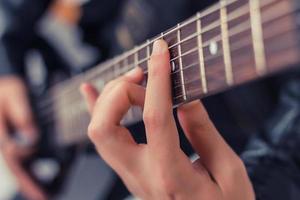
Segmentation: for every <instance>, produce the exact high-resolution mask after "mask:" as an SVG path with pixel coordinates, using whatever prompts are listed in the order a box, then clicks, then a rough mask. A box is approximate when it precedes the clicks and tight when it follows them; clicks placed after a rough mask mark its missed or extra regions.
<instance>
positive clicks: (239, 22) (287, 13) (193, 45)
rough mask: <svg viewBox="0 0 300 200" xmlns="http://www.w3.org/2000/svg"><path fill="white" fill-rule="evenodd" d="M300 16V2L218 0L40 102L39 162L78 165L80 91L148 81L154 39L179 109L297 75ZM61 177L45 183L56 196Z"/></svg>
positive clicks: (136, 115) (135, 115) (135, 117)
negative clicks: (130, 79) (164, 48)
mask: <svg viewBox="0 0 300 200" xmlns="http://www.w3.org/2000/svg"><path fill="white" fill-rule="evenodd" d="M299 9H300V2H299V1H298V0H221V1H220V2H219V3H217V4H215V5H213V6H211V7H209V8H208V9H206V10H204V11H202V12H199V13H197V14H196V15H194V16H193V17H191V18H189V19H187V20H185V21H184V22H182V23H179V24H178V25H177V26H175V27H173V28H171V29H169V30H167V31H165V32H163V33H161V34H160V35H158V36H157V37H155V38H152V39H149V40H147V41H146V42H145V43H143V44H141V45H139V46H136V47H135V48H134V49H132V50H130V51H127V52H124V53H123V54H122V55H119V56H116V57H114V58H112V59H110V60H108V61H106V62H104V63H101V64H99V65H98V66H96V67H94V68H93V69H91V70H88V71H86V72H84V73H82V74H80V75H77V76H74V77H72V78H71V79H69V80H66V81H64V82H62V83H59V84H57V85H55V86H54V87H52V88H51V89H50V90H49V91H47V93H46V94H44V95H42V96H40V97H38V101H37V103H35V108H36V110H37V114H38V116H37V118H38V121H39V124H40V127H41V130H45V133H44V136H43V137H42V138H44V139H43V140H42V143H41V145H40V149H41V150H40V151H38V152H39V153H38V155H37V156H39V157H49V158H55V159H56V162H57V163H58V166H59V169H64V167H66V166H68V163H70V161H71V160H72V158H73V154H72V153H68V152H72V151H71V150H72V149H73V148H74V147H76V146H78V145H82V144H86V143H88V142H89V141H88V137H87V135H86V129H87V126H88V123H89V115H88V113H87V111H86V107H85V103H84V102H83V99H82V97H81V95H80V94H79V91H78V87H79V86H80V84H81V83H82V82H90V83H92V84H93V85H95V86H96V87H97V88H98V90H99V91H100V92H101V90H102V89H103V87H104V85H105V84H106V83H107V82H109V81H111V80H113V79H115V78H117V77H119V76H121V75H123V74H124V73H126V72H127V71H129V70H131V69H132V68H134V67H140V68H142V69H143V71H144V73H145V74H146V75H147V67H148V66H147V61H148V60H149V57H150V55H151V51H152V45H153V42H154V41H155V40H157V39H164V40H165V41H166V42H167V43H168V45H169V51H170V55H171V61H170V65H171V68H172V70H171V71H172V72H171V80H172V98H173V105H174V108H176V107H178V106H180V105H182V104H185V103H188V102H190V101H193V100H195V99H201V98H205V97H207V96H210V95H213V94H216V93H220V92H222V91H225V90H228V89H230V88H233V87H236V86H239V85H241V84H244V83H247V82H250V81H254V80H257V79H261V78H263V77H265V76H269V75H272V74H275V73H279V72H281V71H283V70H287V69H292V68H293V69H295V66H297V65H298V64H299V63H300V45H299V44H300V43H299V41H300V40H299V36H300V34H299V20H300V16H299ZM141 116H142V112H141V110H140V109H139V108H135V107H134V108H132V109H130V110H129V111H128V113H127V115H126V116H125V117H124V119H123V120H122V123H123V124H124V125H127V126H129V125H132V124H134V123H136V122H138V121H140V120H141ZM49 149H50V151H49ZM65 150H67V151H65ZM69 150H70V151H69ZM49 152H50V153H49ZM62 152H64V153H62ZM34 163H35V161H34V160H31V161H30V162H28V164H27V166H29V169H31V171H32V172H33V174H35V177H36V179H37V180H38V181H41V180H40V178H39V176H37V174H36V172H35V171H34V170H32V169H33V167H30V166H33V165H34ZM63 172H64V171H63V170H62V171H61V170H59V171H58V172H57V173H56V174H55V177H54V178H50V179H51V181H42V182H43V184H44V185H45V186H46V187H48V186H50V185H53V183H54V185H56V186H57V187H56V189H58V188H59V184H57V183H59V182H60V181H58V180H59V177H60V176H61V175H62V174H63ZM48 179H49V178H48ZM52 188H53V187H52ZM55 191H56V190H52V191H50V192H55Z"/></svg>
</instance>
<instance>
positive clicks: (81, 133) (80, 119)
mask: <svg viewBox="0 0 300 200" xmlns="http://www.w3.org/2000/svg"><path fill="white" fill-rule="evenodd" d="M283 50H284V49H282V51H283ZM223 89H224V88H222V89H221V88H219V89H218V90H217V91H213V93H216V92H218V91H222V90H223ZM195 92H200V93H197V94H200V95H201V94H203V93H201V91H200V90H199V89H198V88H197V89H194V90H191V91H190V94H191V93H195ZM210 93H211V92H210ZM83 114H84V113H81V114H80V115H77V116H76V120H72V121H71V124H69V125H71V126H73V125H72V124H73V123H76V124H77V126H78V124H79V123H80V126H79V127H87V125H88V122H89V119H90V118H89V117H86V116H84V115H83ZM85 114H87V112H85ZM139 116H141V115H139ZM135 118H136V116H135ZM136 119H137V118H136ZM138 119H142V118H138ZM49 123H50V122H49ZM77 126H76V127H77ZM62 134H63V135H65V136H66V135H72V137H71V142H72V141H74V138H75V140H77V141H78V140H82V139H84V138H87V137H86V128H81V129H76V131H75V132H72V133H69V132H64V133H62ZM61 137H64V136H61ZM67 137H68V136H67ZM65 139H66V138H65V137H64V141H65V142H66V140H65ZM72 139H73V140H72ZM67 140H68V139H67ZM68 141H69V142H70V138H69V140H68Z"/></svg>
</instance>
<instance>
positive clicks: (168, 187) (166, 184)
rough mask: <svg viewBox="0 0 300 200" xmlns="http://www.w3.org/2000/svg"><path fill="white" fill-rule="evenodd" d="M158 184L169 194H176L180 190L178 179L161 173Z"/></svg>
mask: <svg viewBox="0 0 300 200" xmlns="http://www.w3.org/2000/svg"><path fill="white" fill-rule="evenodd" d="M158 186H159V188H161V189H162V191H163V193H165V194H167V195H174V194H175V193H176V192H177V191H178V188H177V186H176V181H175V180H173V179H172V178H170V177H169V176H165V175H161V176H160V178H159V180H158Z"/></svg>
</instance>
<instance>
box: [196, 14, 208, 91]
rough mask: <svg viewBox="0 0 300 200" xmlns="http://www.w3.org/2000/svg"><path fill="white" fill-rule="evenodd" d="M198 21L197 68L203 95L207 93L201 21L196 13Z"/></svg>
mask: <svg viewBox="0 0 300 200" xmlns="http://www.w3.org/2000/svg"><path fill="white" fill-rule="evenodd" d="M197 16H198V20H197V35H198V37H197V43H198V59H199V63H200V65H199V67H200V77H201V84H202V89H203V92H204V93H207V80H206V74H205V73H206V72H205V63H204V52H203V46H202V35H201V34H200V33H201V31H202V30H201V20H200V17H199V16H200V13H197Z"/></svg>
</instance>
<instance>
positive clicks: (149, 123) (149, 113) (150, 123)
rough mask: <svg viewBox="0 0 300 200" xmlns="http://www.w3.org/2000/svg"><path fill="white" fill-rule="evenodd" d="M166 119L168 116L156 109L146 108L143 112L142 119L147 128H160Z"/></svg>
mask: <svg viewBox="0 0 300 200" xmlns="http://www.w3.org/2000/svg"><path fill="white" fill-rule="evenodd" d="M167 119H168V116H167V115H166V114H165V113H163V112H161V111H159V110H157V109H148V110H145V111H144V113H143V121H144V124H145V126H146V128H147V129H158V128H162V127H164V126H165V125H166V123H167Z"/></svg>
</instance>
